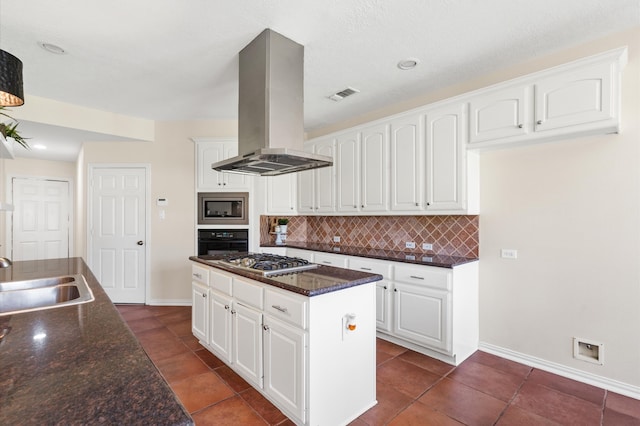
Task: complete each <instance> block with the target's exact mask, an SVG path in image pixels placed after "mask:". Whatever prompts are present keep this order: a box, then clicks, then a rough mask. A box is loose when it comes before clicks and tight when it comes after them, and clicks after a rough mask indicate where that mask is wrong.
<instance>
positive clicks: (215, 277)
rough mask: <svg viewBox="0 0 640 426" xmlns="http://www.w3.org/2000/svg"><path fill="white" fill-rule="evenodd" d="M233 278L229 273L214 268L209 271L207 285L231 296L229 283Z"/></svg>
mask: <svg viewBox="0 0 640 426" xmlns="http://www.w3.org/2000/svg"><path fill="white" fill-rule="evenodd" d="M232 281H233V278H232V277H231V275H227V274H224V273H222V272H218V271H216V270H213V269H212V270H211V271H209V287H211V288H212V289H214V290H218V291H219V292H221V293H224V294H226V295H229V296H231V294H232V293H231V288H232V287H231V283H232Z"/></svg>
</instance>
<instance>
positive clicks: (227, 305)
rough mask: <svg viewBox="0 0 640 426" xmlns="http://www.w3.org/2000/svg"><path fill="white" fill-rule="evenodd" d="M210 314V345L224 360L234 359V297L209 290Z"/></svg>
mask: <svg viewBox="0 0 640 426" xmlns="http://www.w3.org/2000/svg"><path fill="white" fill-rule="evenodd" d="M209 294H210V297H209V300H210V302H209V303H210V304H209V315H210V318H211V326H210V334H209V341H208V342H207V343H208V344H209V346H210V347H211V348H212V349H214V350H215V352H216V355H218V358H220V359H221V360H223V361H226V362H229V363H230V362H231V361H232V352H231V351H232V349H233V347H232V346H231V336H232V335H231V332H232V326H233V322H232V320H233V318H232V313H233V299H232V298H231V296H227V295H225V294H221V293H219V292H217V291H214V290H211V291H210V292H209Z"/></svg>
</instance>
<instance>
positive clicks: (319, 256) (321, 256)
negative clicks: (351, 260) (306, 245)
mask: <svg viewBox="0 0 640 426" xmlns="http://www.w3.org/2000/svg"><path fill="white" fill-rule="evenodd" d="M313 261H314V263H318V264H320V265H327V266H335V267H337V268H346V267H347V257H346V256H341V255H339V254H331V253H318V252H316V253H314V254H313Z"/></svg>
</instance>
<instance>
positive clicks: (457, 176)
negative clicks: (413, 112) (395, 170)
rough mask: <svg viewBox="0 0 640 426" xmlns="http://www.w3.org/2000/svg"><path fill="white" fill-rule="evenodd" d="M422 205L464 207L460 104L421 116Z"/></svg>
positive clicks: (428, 206) (436, 207)
mask: <svg viewBox="0 0 640 426" xmlns="http://www.w3.org/2000/svg"><path fill="white" fill-rule="evenodd" d="M425 117H426V118H425V140H426V144H425V146H426V150H425V167H424V170H425V173H426V176H425V180H424V182H425V186H426V191H425V200H426V201H425V208H426V209H427V210H431V211H441V210H461V209H463V208H464V207H465V201H466V200H465V191H464V190H465V161H464V160H465V158H464V156H465V150H464V144H463V131H464V124H465V122H464V104H462V103H456V104H453V105H449V106H443V107H440V108H436V109H433V110H429V111H427V114H426V116H425Z"/></svg>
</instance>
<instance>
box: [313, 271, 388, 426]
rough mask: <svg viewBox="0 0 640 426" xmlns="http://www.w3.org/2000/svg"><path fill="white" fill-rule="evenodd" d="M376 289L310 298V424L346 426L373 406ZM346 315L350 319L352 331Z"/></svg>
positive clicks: (369, 286) (372, 286) (365, 287)
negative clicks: (349, 316)
mask: <svg viewBox="0 0 640 426" xmlns="http://www.w3.org/2000/svg"><path fill="white" fill-rule="evenodd" d="M375 288H376V285H375V282H372V283H368V284H364V285H359V286H356V287H351V288H348V289H344V290H341V291H336V292H332V293H327V294H323V295H320V296H315V297H311V298H310V299H309V303H310V310H309V311H310V318H309V369H308V372H309V376H308V380H307V383H309V407H308V409H309V412H308V415H307V418H308V419H309V425H312V426H317V425H346V424H348V423H350V422H351V421H353V420H354V419H356V418H357V417H358V416H359V415H361V414H362V413H364V412H365V411H367V410H368V409H369V408H371V407H373V406H374V405H376V403H377V401H376V315H375V314H376V312H375V309H376V303H375V302H376V291H375ZM348 315H355V318H354V324H355V330H353V331H349V330H347V328H346V323H345V321H346V318H347V316H348ZM328 372H330V374H328ZM327 407H331V408H330V409H327Z"/></svg>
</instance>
